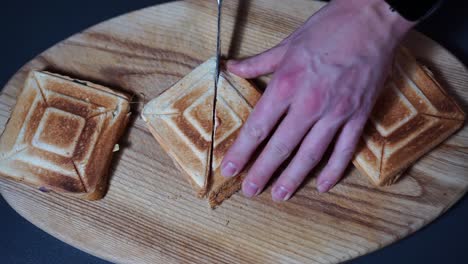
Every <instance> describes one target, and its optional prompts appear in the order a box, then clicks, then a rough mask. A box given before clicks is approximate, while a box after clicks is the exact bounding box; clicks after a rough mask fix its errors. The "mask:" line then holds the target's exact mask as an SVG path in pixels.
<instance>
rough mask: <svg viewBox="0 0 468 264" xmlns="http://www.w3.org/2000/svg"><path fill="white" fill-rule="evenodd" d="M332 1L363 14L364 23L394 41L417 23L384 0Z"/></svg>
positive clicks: (399, 38) (397, 40)
mask: <svg viewBox="0 0 468 264" xmlns="http://www.w3.org/2000/svg"><path fill="white" fill-rule="evenodd" d="M332 3H334V4H337V5H339V6H340V7H343V8H345V9H347V10H349V11H351V12H353V13H355V14H360V15H363V16H365V17H366V19H365V20H367V21H366V23H371V24H372V26H373V27H374V28H376V29H378V31H380V32H378V33H385V34H388V35H390V36H393V39H395V40H396V42H399V41H400V40H401V39H402V38H403V37H404V36H405V35H406V33H407V32H408V31H409V30H411V28H413V27H414V26H415V25H416V24H417V23H416V22H412V21H409V20H407V19H405V18H404V17H403V16H401V15H400V14H399V13H398V12H396V11H395V10H393V9H392V7H391V6H390V5H389V4H388V3H387V2H386V1H384V0H334V1H332ZM376 33H377V32H376Z"/></svg>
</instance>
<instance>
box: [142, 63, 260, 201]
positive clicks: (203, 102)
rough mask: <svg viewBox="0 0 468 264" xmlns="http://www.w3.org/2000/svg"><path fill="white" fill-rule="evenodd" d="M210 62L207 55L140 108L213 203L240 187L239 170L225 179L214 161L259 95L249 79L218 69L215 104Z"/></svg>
mask: <svg viewBox="0 0 468 264" xmlns="http://www.w3.org/2000/svg"><path fill="white" fill-rule="evenodd" d="M214 68H215V60H214V58H212V59H209V60H208V61H206V62H205V63H203V64H202V65H200V66H199V67H197V68H196V69H195V70H194V71H193V72H191V73H190V74H189V75H187V76H186V77H184V78H183V79H182V80H180V81H179V82H177V83H176V84H175V85H174V86H172V87H171V88H169V89H168V90H166V91H165V92H164V93H162V94H161V95H160V96H158V97H157V98H155V99H154V100H152V101H151V102H149V103H148V104H147V105H146V106H145V108H144V110H143V113H142V118H143V119H144V120H145V121H146V123H147V124H148V127H149V129H150V131H151V133H152V134H153V135H154V137H155V138H156V139H157V141H158V142H159V143H160V144H161V146H162V147H163V148H164V149H165V150H166V152H167V153H168V154H169V155H170V156H171V158H172V159H173V160H174V162H175V163H176V165H177V166H178V167H180V168H181V169H182V170H183V171H184V172H185V174H186V176H187V177H188V179H189V181H190V183H191V184H192V186H193V188H194V189H195V190H196V192H197V194H198V196H199V197H204V196H207V197H208V199H209V202H210V205H211V206H212V207H215V206H216V205H219V204H220V203H221V202H222V201H223V200H225V199H227V198H229V197H230V196H231V195H232V194H233V193H235V192H237V191H238V190H239V189H240V183H241V181H242V177H243V174H242V173H241V174H240V175H239V176H238V177H234V178H231V179H225V178H224V177H222V176H221V174H220V169H219V165H220V162H221V160H222V158H223V156H224V153H225V152H226V151H227V149H228V148H229V147H230V146H231V144H232V143H233V141H234V139H235V137H236V136H237V134H238V132H239V129H240V128H241V127H242V124H243V123H244V122H245V121H246V120H247V117H248V115H249V114H250V112H251V111H252V107H253V106H254V105H255V103H256V102H257V100H258V98H259V97H260V94H259V93H258V91H257V90H256V89H255V87H253V86H252V85H251V84H250V83H249V82H247V81H246V80H244V79H242V78H239V77H237V76H234V75H232V74H230V73H228V72H226V71H222V72H221V74H220V79H219V83H218V91H217V98H216V107H214V106H213V102H214V98H213V97H214V94H215V87H214V80H213V71H214ZM215 112H216V118H214V119H213V115H214V113H215ZM213 120H216V124H214V122H213ZM214 127H216V128H215V133H214V144H212V141H213V140H212V137H213V133H212V132H213V128H214ZM212 147H213V150H212Z"/></svg>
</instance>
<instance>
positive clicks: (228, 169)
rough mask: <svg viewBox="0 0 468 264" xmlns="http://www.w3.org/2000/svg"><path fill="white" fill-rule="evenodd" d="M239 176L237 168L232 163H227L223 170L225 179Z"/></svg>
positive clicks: (222, 173)
mask: <svg viewBox="0 0 468 264" xmlns="http://www.w3.org/2000/svg"><path fill="white" fill-rule="evenodd" d="M236 174H237V167H236V165H234V163H232V162H230V161H229V162H226V163H225V164H224V165H223V167H222V168H221V175H223V176H224V177H233V176H236Z"/></svg>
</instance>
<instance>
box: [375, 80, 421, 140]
mask: <svg viewBox="0 0 468 264" xmlns="http://www.w3.org/2000/svg"><path fill="white" fill-rule="evenodd" d="M377 105H379V106H380V107H382V108H383V109H388V110H387V111H377V112H373V113H372V115H371V117H370V119H371V121H372V123H373V124H374V126H375V128H376V129H377V131H378V132H379V133H380V135H382V136H383V137H387V136H389V135H391V134H392V133H393V132H394V131H395V130H397V129H398V128H399V127H402V126H403V125H404V124H405V123H407V122H409V121H410V120H411V119H412V118H414V117H415V116H416V115H417V114H418V111H417V110H416V108H415V107H414V106H413V105H412V104H411V103H410V102H409V101H408V99H407V98H406V97H405V96H404V95H403V94H402V93H401V92H400V90H398V88H396V86H395V84H394V83H393V82H391V83H389V84H388V85H387V86H386V87H385V90H384V92H383V94H382V95H381V96H380V98H379V100H378V101H377Z"/></svg>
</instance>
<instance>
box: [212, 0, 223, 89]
mask: <svg viewBox="0 0 468 264" xmlns="http://www.w3.org/2000/svg"><path fill="white" fill-rule="evenodd" d="M217 1H218V26H217V32H216V69H215V76H214V81H215V87H218V80H219V71H220V63H221V15H222V6H223V0H217Z"/></svg>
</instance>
